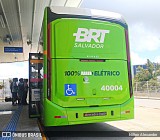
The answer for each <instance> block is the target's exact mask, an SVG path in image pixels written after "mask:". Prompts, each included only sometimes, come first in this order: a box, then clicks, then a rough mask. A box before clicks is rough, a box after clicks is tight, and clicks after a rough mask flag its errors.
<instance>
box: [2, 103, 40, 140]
mask: <svg viewBox="0 0 160 140" xmlns="http://www.w3.org/2000/svg"><path fill="white" fill-rule="evenodd" d="M0 132H1V136H0V140H1V139H2V140H3V139H6V138H7V139H9V140H10V139H13V138H12V137H14V139H21V138H23V139H25V137H26V139H28V138H29V139H35V136H34V135H37V136H36V139H42V137H41V132H40V129H39V125H38V119H37V118H29V115H28V105H16V106H12V103H11V102H0ZM5 132H7V133H5ZM10 132H11V133H10ZM2 133H3V134H2ZM13 133H14V134H13ZM12 134H13V135H12ZM10 135H12V137H10Z"/></svg>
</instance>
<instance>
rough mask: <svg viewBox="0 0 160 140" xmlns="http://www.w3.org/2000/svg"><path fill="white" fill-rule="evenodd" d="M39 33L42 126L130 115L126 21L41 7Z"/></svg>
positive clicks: (129, 70)
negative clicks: (42, 52)
mask: <svg viewBox="0 0 160 140" xmlns="http://www.w3.org/2000/svg"><path fill="white" fill-rule="evenodd" d="M43 38H44V83H43V84H44V85H43V94H42V98H41V120H42V122H43V125H44V126H62V125H73V124H84V123H96V122H105V121H113V120H126V119H132V118H134V97H133V93H132V92H133V91H132V81H131V68H130V67H131V66H130V56H129V42H128V28H127V24H126V23H124V22H122V21H119V20H116V19H112V18H109V19H104V18H103V19H101V18H97V17H96V18H92V17H88V16H81V15H80V16H79V15H77V16H75V15H67V14H66V15H64V14H55V13H54V12H52V11H51V10H50V8H46V9H45V12H44V21H43Z"/></svg>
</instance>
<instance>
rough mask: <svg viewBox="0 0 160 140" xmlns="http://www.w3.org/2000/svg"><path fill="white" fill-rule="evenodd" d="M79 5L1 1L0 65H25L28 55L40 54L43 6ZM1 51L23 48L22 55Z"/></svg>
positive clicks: (76, 1)
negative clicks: (12, 63)
mask: <svg viewBox="0 0 160 140" xmlns="http://www.w3.org/2000/svg"><path fill="white" fill-rule="evenodd" d="M82 1H83V0H0V63H6V62H18V61H27V60H28V54H29V53H36V52H42V46H41V42H42V40H41V39H40V31H41V26H42V19H43V13H44V8H45V7H46V6H64V7H79V6H80V4H81V2H82ZM4 47H5V48H6V49H7V47H13V48H14V47H23V53H16V52H15V53H14V51H13V52H10V53H8V51H6V52H4ZM20 51H21V50H20Z"/></svg>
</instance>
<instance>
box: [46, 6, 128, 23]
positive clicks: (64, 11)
mask: <svg viewBox="0 0 160 140" xmlns="http://www.w3.org/2000/svg"><path fill="white" fill-rule="evenodd" d="M49 8H50V11H51V12H52V13H54V14H57V15H72V16H80V17H90V18H92V19H100V20H107V19H108V20H113V21H118V22H120V23H121V24H123V26H126V21H125V20H124V18H123V17H122V15H121V14H118V13H114V12H109V11H102V10H96V9H86V8H74V7H61V6H51V7H49Z"/></svg>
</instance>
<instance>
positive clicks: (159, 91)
mask: <svg viewBox="0 0 160 140" xmlns="http://www.w3.org/2000/svg"><path fill="white" fill-rule="evenodd" d="M133 90H134V95H135V96H144V97H160V82H157V81H143V82H134V83H133Z"/></svg>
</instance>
